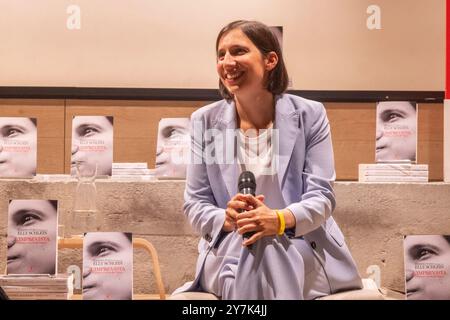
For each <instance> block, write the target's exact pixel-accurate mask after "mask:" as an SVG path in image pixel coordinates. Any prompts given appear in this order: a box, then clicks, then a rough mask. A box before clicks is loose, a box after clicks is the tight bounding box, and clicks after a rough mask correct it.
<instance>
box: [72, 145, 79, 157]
mask: <svg viewBox="0 0 450 320" xmlns="http://www.w3.org/2000/svg"><path fill="white" fill-rule="evenodd" d="M77 152H78V144H76V143H74V145H73V146H72V155H74V154H75V153H77Z"/></svg>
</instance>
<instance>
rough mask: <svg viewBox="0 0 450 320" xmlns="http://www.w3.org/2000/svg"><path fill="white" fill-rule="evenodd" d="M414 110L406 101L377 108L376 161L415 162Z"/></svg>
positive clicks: (389, 103)
mask: <svg viewBox="0 0 450 320" xmlns="http://www.w3.org/2000/svg"><path fill="white" fill-rule="evenodd" d="M416 137H417V119H416V109H415V108H414V107H413V106H412V105H411V104H410V103H409V102H407V101H400V102H396V101H389V102H380V103H379V104H378V106H377V136H376V160H378V161H380V160H411V161H415V160H416Z"/></svg>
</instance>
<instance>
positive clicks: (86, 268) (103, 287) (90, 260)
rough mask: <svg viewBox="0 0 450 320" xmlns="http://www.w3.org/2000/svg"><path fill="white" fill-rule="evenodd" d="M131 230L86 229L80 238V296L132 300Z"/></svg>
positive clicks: (85, 298) (92, 298) (84, 297)
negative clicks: (81, 239)
mask: <svg viewBox="0 0 450 320" xmlns="http://www.w3.org/2000/svg"><path fill="white" fill-rule="evenodd" d="M132 297H133V244H132V235H131V233H125V232H89V233H86V234H85V235H84V239H83V299H84V300H131V299H132Z"/></svg>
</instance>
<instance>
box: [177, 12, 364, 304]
mask: <svg viewBox="0 0 450 320" xmlns="http://www.w3.org/2000/svg"><path fill="white" fill-rule="evenodd" d="M216 52H217V60H216V68H217V73H218V76H219V88H220V92H221V94H222V96H223V98H224V100H221V101H218V102H215V103H212V104H210V105H208V106H205V107H203V108H200V109H199V110H197V111H195V112H194V113H193V114H192V117H191V132H190V133H191V142H192V144H191V149H190V150H191V160H194V161H191V162H190V163H189V164H188V167H187V175H186V190H185V193H184V200H185V202H184V206H183V209H184V213H185V214H186V216H187V217H188V220H189V222H190V223H191V225H192V227H193V228H194V230H195V231H196V232H198V233H199V234H200V235H201V236H202V238H201V240H200V243H199V257H198V262H197V266H198V268H197V272H196V278H195V279H194V281H193V282H188V283H186V284H185V285H184V286H183V287H181V288H178V289H177V290H176V291H175V294H174V296H176V295H177V293H182V292H185V291H203V292H208V293H212V294H214V295H216V296H218V297H221V298H222V299H295V300H298V299H315V298H318V297H321V296H325V295H329V294H330V293H335V292H338V291H345V290H350V289H356V288H361V285H362V283H361V279H360V277H359V274H358V271H357V268H356V265H355V262H354V261H353V258H352V256H351V254H350V251H349V249H348V248H347V246H346V244H345V241H344V236H343V235H342V233H341V231H340V229H339V227H338V226H337V224H336V222H335V221H334V219H333V218H332V216H331V214H332V212H333V210H334V208H335V206H336V201H335V198H334V192H333V187H332V185H333V181H334V178H335V170H334V160H333V149H332V144H331V133H330V128H329V122H328V118H327V115H326V110H325V108H324V106H323V105H322V104H321V103H319V102H316V101H311V100H307V99H304V98H301V97H297V96H293V95H290V94H286V93H284V91H285V90H286V88H287V86H288V74H287V70H286V68H285V65H284V62H283V54H282V51H281V48H280V44H279V42H278V40H277V37H276V35H275V34H274V33H273V32H272V31H271V30H270V28H269V27H267V26H266V25H265V24H263V23H261V22H257V21H244V20H238V21H233V22H231V23H229V24H228V25H226V26H225V27H224V28H222V30H221V31H220V32H219V34H218V36H217V40H216ZM249 132H250V134H249ZM230 133H231V134H232V135H230ZM226 136H234V137H237V139H232V140H231V141H229V142H227V143H224V144H222V143H220V141H219V140H221V139H220V137H226ZM218 142H219V143H218ZM223 155H225V157H223ZM240 155H244V156H243V157H241V156H240ZM224 158H225V159H226V160H225V159H224ZM224 160H225V161H224ZM267 168H270V170H266V169H267ZM244 172H246V173H248V172H252V173H253V176H254V177H255V181H256V186H255V195H252V194H242V193H239V192H238V190H237V189H238V188H237V186H238V181H239V176H241V174H242V173H244ZM319 257H332V258H330V259H328V258H327V259H319Z"/></svg>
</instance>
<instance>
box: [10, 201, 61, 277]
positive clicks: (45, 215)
mask: <svg viewBox="0 0 450 320" xmlns="http://www.w3.org/2000/svg"><path fill="white" fill-rule="evenodd" d="M57 217H58V215H57V201H56V200H11V201H10V203H9V208H8V260H7V273H8V274H55V273H56V257H57V255H56V251H57V242H56V241H57V221H58V218H57Z"/></svg>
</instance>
